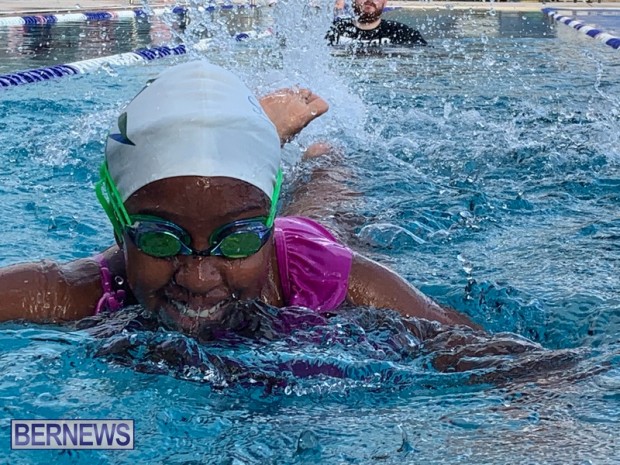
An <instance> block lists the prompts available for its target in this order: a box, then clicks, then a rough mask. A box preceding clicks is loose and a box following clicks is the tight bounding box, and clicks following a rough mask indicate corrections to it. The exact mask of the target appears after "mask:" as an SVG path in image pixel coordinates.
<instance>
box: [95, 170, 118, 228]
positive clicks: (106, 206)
mask: <svg viewBox="0 0 620 465" xmlns="http://www.w3.org/2000/svg"><path fill="white" fill-rule="evenodd" d="M103 184H104V182H103V180H100V181H97V183H96V184H95V194H96V195H97V200H99V203H100V204H101V206H102V207H103V211H105V213H106V215H107V216H108V218H109V219H110V223H112V228H114V234H115V235H116V237H119V238H120V237H123V228H122V226H121V224H120V223H119V221H118V219H117V218H116V214H115V212H114V208H113V207H112V205H111V204H110V202H109V201H108V199H107V198H106V197H105V195H104V194H103Z"/></svg>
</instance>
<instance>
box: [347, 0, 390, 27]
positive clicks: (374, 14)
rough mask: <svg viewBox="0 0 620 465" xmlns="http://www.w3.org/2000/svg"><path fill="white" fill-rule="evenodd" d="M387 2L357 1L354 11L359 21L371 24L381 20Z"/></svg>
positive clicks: (374, 0)
mask: <svg viewBox="0 0 620 465" xmlns="http://www.w3.org/2000/svg"><path fill="white" fill-rule="evenodd" d="M386 3H387V0H355V2H354V3H353V10H354V11H355V15H356V16H357V17H358V18H357V19H358V21H360V22H362V23H369V22H372V21H375V20H377V19H379V17H380V16H381V13H383V8H384V7H385V4H386Z"/></svg>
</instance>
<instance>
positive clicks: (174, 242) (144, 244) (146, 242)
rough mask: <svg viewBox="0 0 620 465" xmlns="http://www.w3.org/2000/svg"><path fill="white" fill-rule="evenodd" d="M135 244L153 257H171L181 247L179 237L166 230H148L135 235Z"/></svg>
mask: <svg viewBox="0 0 620 465" xmlns="http://www.w3.org/2000/svg"><path fill="white" fill-rule="evenodd" d="M136 239H137V241H136V246H137V247H138V248H139V249H140V250H141V251H142V252H144V253H145V254H147V255H152V256H153V257H159V258H164V257H172V256H174V255H177V254H178V253H179V252H180V251H181V248H182V241H181V239H180V238H179V237H177V236H176V235H174V234H173V233H171V232H168V231H149V232H145V233H141V234H140V233H138V234H137V235H136Z"/></svg>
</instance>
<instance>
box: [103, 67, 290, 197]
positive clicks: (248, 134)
mask: <svg viewBox="0 0 620 465" xmlns="http://www.w3.org/2000/svg"><path fill="white" fill-rule="evenodd" d="M105 152H106V160H107V163H108V170H109V172H110V175H111V177H112V179H113V180H114V183H115V184H116V187H117V189H118V191H119V193H120V195H121V198H122V199H123V202H124V201H126V200H127V199H128V198H129V196H131V194H133V193H134V192H136V191H137V190H138V189H140V188H141V187H144V186H146V185H147V184H149V183H151V182H154V181H157V180H159V179H165V178H171V177H175V176H225V177H230V178H235V179H240V180H242V181H245V182H248V183H250V184H252V185H254V186H256V187H258V188H259V189H260V190H262V191H263V192H264V193H265V194H267V196H268V197H269V199H271V198H272V195H273V189H274V184H275V180H276V174H277V172H278V168H279V166H280V157H281V151H280V139H279V137H278V133H277V131H276V128H275V126H274V125H273V123H272V122H271V120H270V119H269V118H268V117H267V115H266V114H265V112H264V111H263V109H262V108H261V106H260V104H259V103H258V100H257V99H256V97H254V95H253V94H252V92H251V91H250V90H249V89H248V88H247V87H246V85H245V84H244V83H243V82H241V80H240V79H239V78H238V77H237V76H235V75H234V74H232V73H231V72H230V71H227V70H225V69H223V68H221V67H219V66H216V65H213V64H211V63H209V62H207V61H192V62H189V63H184V64H181V65H177V66H174V67H172V68H169V69H167V70H165V71H164V72H162V73H161V74H160V75H159V77H158V78H157V79H155V80H154V81H152V82H151V83H150V85H148V86H147V87H145V88H144V89H143V90H142V92H140V93H139V94H138V95H137V96H136V97H135V98H134V99H133V100H132V101H131V102H130V103H129V105H127V107H126V108H125V110H124V112H123V113H122V114H121V116H120V117H119V118H118V121H117V124H115V125H114V126H113V127H112V129H111V131H110V134H109V136H108V140H107V143H106V150H105Z"/></svg>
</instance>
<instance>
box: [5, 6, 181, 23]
mask: <svg viewBox="0 0 620 465" xmlns="http://www.w3.org/2000/svg"><path fill="white" fill-rule="evenodd" d="M186 11H187V9H186V8H183V7H180V6H177V7H174V8H172V9H166V8H153V9H152V10H145V9H143V8H136V9H134V10H123V11H87V12H84V13H67V14H58V15H45V14H41V15H28V16H6V17H0V26H22V25H24V24H56V23H67V22H70V21H74V22H75V21H79V22H83V21H108V20H112V19H127V18H131V19H133V18H147V17H149V16H151V15H155V16H161V15H163V14H164V13H166V12H172V13H174V14H179V15H180V14H183V13H185V12H186Z"/></svg>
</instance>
